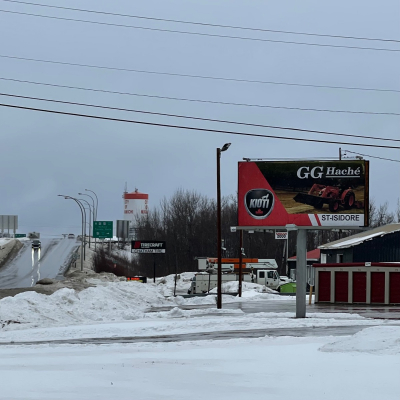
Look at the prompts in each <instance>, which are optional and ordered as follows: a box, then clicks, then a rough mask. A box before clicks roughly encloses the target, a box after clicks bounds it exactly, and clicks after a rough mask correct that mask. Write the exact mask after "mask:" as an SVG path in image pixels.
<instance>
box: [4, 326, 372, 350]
mask: <svg viewBox="0 0 400 400" xmlns="http://www.w3.org/2000/svg"><path fill="white" fill-rule="evenodd" d="M371 326H374V325H368V326H365V325H364V326H360V325H359V326H352V325H346V326H321V327H301V328H290V329H288V328H271V329H252V330H232V331H217V332H198V333H183V334H172V335H156V336H130V337H109V338H85V339H62V340H40V341H33V342H2V343H0V346H27V345H39V344H41V345H42V344H51V345H60V344H77V345H84V344H96V345H100V344H115V343H118V344H120V343H143V342H150V343H154V342H184V341H202V340H228V339H240V338H244V339H246V338H247V339H252V338H260V337H264V336H272V337H279V336H292V337H293V336H294V337H309V336H319V337H321V336H346V335H353V334H354V333H357V332H359V331H360V330H362V329H364V328H368V327H371Z"/></svg>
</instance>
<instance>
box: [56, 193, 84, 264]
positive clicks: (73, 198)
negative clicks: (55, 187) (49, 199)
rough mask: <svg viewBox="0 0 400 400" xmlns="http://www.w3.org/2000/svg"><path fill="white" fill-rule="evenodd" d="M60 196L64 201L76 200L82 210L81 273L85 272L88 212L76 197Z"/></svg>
mask: <svg viewBox="0 0 400 400" xmlns="http://www.w3.org/2000/svg"><path fill="white" fill-rule="evenodd" d="M58 196H61V197H64V199H66V200H74V201H75V202H76V204H78V206H79V209H80V210H81V214H82V245H81V271H83V247H84V239H85V235H84V229H86V228H85V227H86V211H85V208H84V207H83V205H82V203H81V202H80V201H79V200H77V199H76V198H75V197H71V196H66V195H64V194H59V195H58Z"/></svg>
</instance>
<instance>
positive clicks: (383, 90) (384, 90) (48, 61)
mask: <svg viewBox="0 0 400 400" xmlns="http://www.w3.org/2000/svg"><path fill="white" fill-rule="evenodd" d="M0 58H8V59H13V60H22V61H33V62H40V63H49V64H59V65H68V66H74V67H85V68H97V69H105V70H112V71H124V72H137V73H141V74H152V75H167V76H178V77H184V78H198V79H211V80H221V81H231V82H244V83H257V84H267V85H284V86H300V87H312V88H326V89H345V90H364V91H376V92H395V93H400V90H396V89H376V88H360V87H352V86H332V85H313V84H303V83H291V82H276V81H263V80H252V79H240V78H225V77H221V76H207V75H192V74H179V73H174V72H162V71H149V70H143V69H132V68H120V67H107V66H104V65H93V64H79V63H72V62H65V61H55V60H43V59H38V58H29V57H18V56H10V55H6V54H0Z"/></svg>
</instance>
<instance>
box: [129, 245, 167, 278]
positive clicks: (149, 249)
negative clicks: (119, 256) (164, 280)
mask: <svg viewBox="0 0 400 400" xmlns="http://www.w3.org/2000/svg"><path fill="white" fill-rule="evenodd" d="M131 243H132V246H131V253H136V254H153V282H154V283H155V282H156V254H165V250H166V242H164V241H160V240H132V242H131Z"/></svg>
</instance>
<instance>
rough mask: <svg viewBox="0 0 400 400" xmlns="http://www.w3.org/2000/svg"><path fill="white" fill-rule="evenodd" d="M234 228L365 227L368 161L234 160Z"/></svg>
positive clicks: (367, 198) (366, 222)
mask: <svg viewBox="0 0 400 400" xmlns="http://www.w3.org/2000/svg"><path fill="white" fill-rule="evenodd" d="M238 171H239V174H238V178H239V182H238V196H239V197H238V225H239V226H282V227H284V226H286V225H292V224H294V225H296V226H310V227H311V226H326V227H329V226H331V227H334V226H350V227H351V226H354V227H355V226H368V207H369V202H368V200H369V182H368V178H369V162H368V161H366V160H337V161H245V162H239V169H238Z"/></svg>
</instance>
